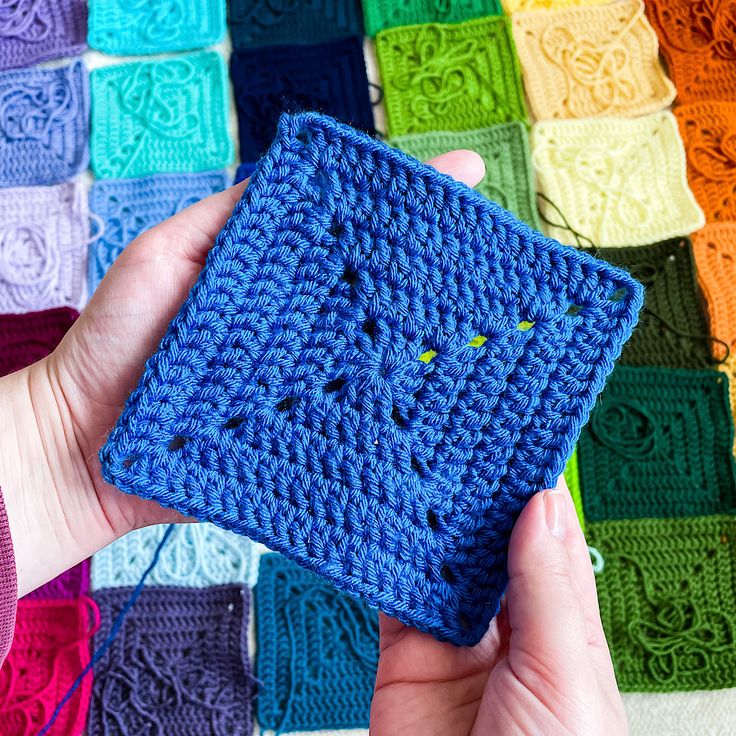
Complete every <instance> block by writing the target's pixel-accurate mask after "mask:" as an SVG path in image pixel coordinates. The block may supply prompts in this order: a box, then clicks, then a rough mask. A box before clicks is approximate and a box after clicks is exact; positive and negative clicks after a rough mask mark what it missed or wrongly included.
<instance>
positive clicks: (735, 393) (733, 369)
mask: <svg viewBox="0 0 736 736" xmlns="http://www.w3.org/2000/svg"><path fill="white" fill-rule="evenodd" d="M718 370H720V371H721V372H723V373H725V374H726V377H727V379H728V398H729V401H730V402H731V415H732V416H733V421H734V426H736V355H730V356H729V357H728V358H727V359H726V361H725V362H724V363H721V365H719V366H718ZM733 452H734V455H736V433H735V434H734V444H733Z"/></svg>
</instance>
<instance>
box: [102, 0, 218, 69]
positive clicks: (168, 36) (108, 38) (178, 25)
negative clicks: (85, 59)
mask: <svg viewBox="0 0 736 736" xmlns="http://www.w3.org/2000/svg"><path fill="white" fill-rule="evenodd" d="M224 35H225V3H224V2H223V0H187V1H186V2H180V1H176V0H175V2H174V3H168V4H167V3H163V2H161V1H160V0H153V1H151V0H144V2H135V3H130V2H125V0H89V45H90V46H92V47H93V48H96V49H99V50H100V51H104V52H105V53H106V54H118V55H121V56H125V55H129V54H132V55H137V54H160V53H163V52H164V51H188V50H190V49H197V48H203V47H204V46H212V45H213V44H216V43H218V42H219V41H221V40H222V38H223V36H224Z"/></svg>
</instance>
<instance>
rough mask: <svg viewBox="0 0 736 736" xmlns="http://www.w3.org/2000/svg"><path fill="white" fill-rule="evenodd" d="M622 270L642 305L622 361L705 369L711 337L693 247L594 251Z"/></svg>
mask: <svg viewBox="0 0 736 736" xmlns="http://www.w3.org/2000/svg"><path fill="white" fill-rule="evenodd" d="M597 255H599V256H600V257H601V258H605V259H606V260H607V261H610V262H611V263H613V264H614V265H616V266H623V267H624V268H626V269H627V270H628V271H630V272H631V275H632V276H633V277H634V278H635V279H636V280H637V281H640V282H641V283H643V284H644V286H645V287H646V306H645V309H644V311H643V313H642V315H641V318H640V320H639V325H638V326H637V329H636V330H634V334H633V335H632V336H631V340H629V342H628V343H626V346H625V347H624V351H623V353H621V362H622V363H625V364H628V365H658V366H665V367H668V368H709V367H711V366H712V365H713V360H712V358H711V342H712V338H711V336H710V334H709V332H708V326H707V324H706V321H705V313H704V311H703V308H702V298H701V296H700V290H699V289H698V284H697V280H696V276H695V263H694V260H693V249H692V243H691V242H690V241H689V240H688V239H687V238H677V239H675V240H667V241H664V242H662V243H656V244H655V245H636V246H633V247H630V248H600V249H599V250H598V252H597Z"/></svg>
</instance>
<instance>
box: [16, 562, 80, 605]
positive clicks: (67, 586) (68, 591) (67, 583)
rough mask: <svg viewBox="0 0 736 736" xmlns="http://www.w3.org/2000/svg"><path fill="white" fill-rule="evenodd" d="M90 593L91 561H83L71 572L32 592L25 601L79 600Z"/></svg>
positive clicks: (62, 574) (25, 597)
mask: <svg viewBox="0 0 736 736" xmlns="http://www.w3.org/2000/svg"><path fill="white" fill-rule="evenodd" d="M88 592H89V560H83V561H82V562H80V563H79V564H78V565H75V566H74V567H72V568H71V569H70V570H67V571H66V572H63V573H61V575H59V576H58V577H56V578H54V579H53V580H49V582H48V583H46V585H42V586H41V587H40V588H36V590H34V591H31V592H30V593H29V594H28V595H27V596H24V599H25V600H42V599H48V598H54V599H59V598H63V599H65V600H67V599H70V598H79V596H80V595H86V594H87V593H88Z"/></svg>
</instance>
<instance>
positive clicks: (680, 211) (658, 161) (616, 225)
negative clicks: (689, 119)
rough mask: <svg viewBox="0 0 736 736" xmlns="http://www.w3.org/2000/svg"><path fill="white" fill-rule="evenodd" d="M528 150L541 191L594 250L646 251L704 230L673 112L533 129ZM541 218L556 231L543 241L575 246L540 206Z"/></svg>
mask: <svg viewBox="0 0 736 736" xmlns="http://www.w3.org/2000/svg"><path fill="white" fill-rule="evenodd" d="M531 145H532V161H533V163H534V167H535V169H536V171H537V177H538V181H539V185H540V187H541V189H542V191H543V192H544V194H546V195H547V197H548V198H549V199H550V200H551V201H552V202H553V203H554V204H555V205H557V207H558V208H559V209H560V210H561V211H562V213H563V214H564V216H565V217H566V218H567V220H568V222H569V223H570V225H571V226H572V227H573V228H574V229H575V230H577V231H578V232H579V233H582V234H583V235H585V236H586V237H587V238H589V239H591V240H592V241H593V242H594V243H596V245H610V246H624V245H646V244H647V243H656V242H658V241H660V240H667V239H668V238H676V237H680V236H681V235H682V234H683V233H690V232H693V231H694V230H697V229H698V228H701V227H702V226H703V225H704V224H705V218H704V217H703V212H702V210H701V209H700V207H699V206H698V204H697V202H696V201H695V197H694V196H693V193H692V192H691V191H690V189H689V188H688V185H687V174H686V169H685V150H684V148H683V145H682V140H681V138H680V134H679V132H678V130H677V122H676V121H675V117H674V115H672V113H670V112H658V113H654V114H652V115H647V116H645V117H641V118H635V119H632V120H625V119H615V118H600V119H595V120H558V121H548V122H543V123H537V124H536V125H535V126H534V128H533V129H532V135H531ZM541 211H542V214H543V215H544V216H545V217H546V218H547V219H548V220H551V221H552V222H556V223H559V225H560V226H559V227H558V226H549V227H547V230H548V234H549V235H550V236H551V237H554V238H556V239H558V240H559V241H560V242H562V243H566V244H568V245H574V244H575V242H576V239H575V236H574V234H572V233H570V231H569V230H567V229H566V228H565V227H563V226H562V223H560V219H559V214H558V213H557V212H556V211H555V210H554V209H553V207H551V206H550V205H548V204H544V205H542V206H541Z"/></svg>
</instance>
